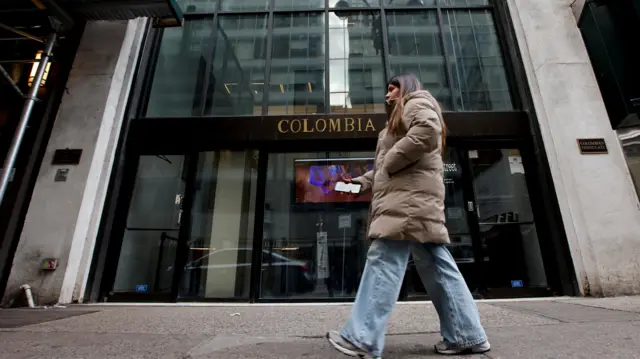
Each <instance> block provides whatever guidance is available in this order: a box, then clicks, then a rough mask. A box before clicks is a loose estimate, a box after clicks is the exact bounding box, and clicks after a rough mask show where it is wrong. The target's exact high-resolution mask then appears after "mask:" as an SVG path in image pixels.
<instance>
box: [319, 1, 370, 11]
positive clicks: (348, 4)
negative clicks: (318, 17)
mask: <svg viewBox="0 0 640 359" xmlns="http://www.w3.org/2000/svg"><path fill="white" fill-rule="evenodd" d="M378 6H380V0H329V8H331V9H345V10H347V9H354V8H356V9H358V8H370V7H378Z"/></svg>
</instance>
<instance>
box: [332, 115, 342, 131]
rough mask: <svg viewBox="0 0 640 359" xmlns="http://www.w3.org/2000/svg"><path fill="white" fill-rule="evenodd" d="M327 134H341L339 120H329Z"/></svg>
mask: <svg viewBox="0 0 640 359" xmlns="http://www.w3.org/2000/svg"><path fill="white" fill-rule="evenodd" d="M329 132H341V131H340V119H339V118H337V119H335V120H334V119H332V118H330V119H329Z"/></svg>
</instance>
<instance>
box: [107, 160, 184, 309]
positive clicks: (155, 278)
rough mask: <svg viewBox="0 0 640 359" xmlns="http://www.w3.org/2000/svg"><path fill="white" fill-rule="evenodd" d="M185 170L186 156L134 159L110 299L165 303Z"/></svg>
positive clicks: (168, 297)
mask: <svg viewBox="0 0 640 359" xmlns="http://www.w3.org/2000/svg"><path fill="white" fill-rule="evenodd" d="M185 171H186V156H140V159H139V162H138V169H137V173H136V179H135V184H134V187H133V193H132V194H131V200H130V204H129V211H128V214H127V221H126V226H125V228H124V234H123V237H122V245H121V249H120V255H119V258H118V265H117V269H116V274H115V280H114V283H113V287H112V289H111V291H110V293H109V297H110V299H112V298H113V299H116V298H118V297H120V298H123V299H125V298H131V299H134V300H145V299H148V300H167V301H168V300H171V297H172V294H171V293H172V289H173V283H174V281H173V278H174V274H175V262H176V253H177V249H178V244H179V238H180V227H181V226H180V224H181V221H182V212H183V206H182V205H183V201H184V193H185V188H186V176H185ZM116 300H117V299H116Z"/></svg>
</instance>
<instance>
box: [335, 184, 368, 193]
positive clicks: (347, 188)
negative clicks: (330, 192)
mask: <svg viewBox="0 0 640 359" xmlns="http://www.w3.org/2000/svg"><path fill="white" fill-rule="evenodd" d="M360 189H362V185H361V184H359V183H344V182H342V181H340V182H337V183H336V187H335V190H336V191H338V192H345V193H354V194H358V193H360Z"/></svg>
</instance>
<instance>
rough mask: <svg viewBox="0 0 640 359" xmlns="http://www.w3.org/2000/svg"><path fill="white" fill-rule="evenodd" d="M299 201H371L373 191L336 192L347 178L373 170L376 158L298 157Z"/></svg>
mask: <svg viewBox="0 0 640 359" xmlns="http://www.w3.org/2000/svg"><path fill="white" fill-rule="evenodd" d="M294 165H295V181H296V203H298V204H302V203H345V202H369V201H371V191H367V193H363V194H359V195H357V196H356V195H354V194H353V193H348V192H341V191H336V188H335V187H336V184H337V183H338V182H341V181H342V180H343V178H356V177H360V176H362V175H363V174H365V173H367V172H368V171H370V170H372V169H373V158H342V159H328V160H295V161H294Z"/></svg>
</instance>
